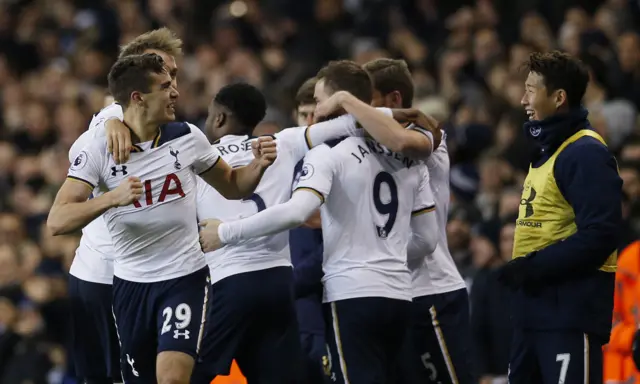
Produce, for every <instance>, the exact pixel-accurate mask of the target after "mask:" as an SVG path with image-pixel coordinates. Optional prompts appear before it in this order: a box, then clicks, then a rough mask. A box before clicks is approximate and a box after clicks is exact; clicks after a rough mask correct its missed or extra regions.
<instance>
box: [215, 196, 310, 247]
mask: <svg viewBox="0 0 640 384" xmlns="http://www.w3.org/2000/svg"><path fill="white" fill-rule="evenodd" d="M321 204H322V202H321V201H320V200H319V199H318V198H317V196H315V194H313V193H311V192H307V191H305V192H300V193H296V194H294V195H293V196H292V197H291V199H290V200H289V201H287V202H286V203H282V204H278V205H275V206H273V207H270V208H267V209H265V210H264V211H261V212H258V213H256V214H255V215H253V216H250V217H247V218H244V219H241V220H237V221H230V222H227V223H222V224H220V226H219V227H218V236H219V237H220V241H221V242H222V243H223V244H236V243H238V242H241V241H243V240H248V239H252V238H254V237H260V236H268V235H272V234H275V233H279V232H282V231H286V230H288V229H292V228H296V227H299V226H300V225H302V224H303V223H304V222H305V221H306V220H307V219H308V218H309V216H311V214H312V213H313V212H314V211H315V210H316V209H318V208H319V207H320V205H321Z"/></svg>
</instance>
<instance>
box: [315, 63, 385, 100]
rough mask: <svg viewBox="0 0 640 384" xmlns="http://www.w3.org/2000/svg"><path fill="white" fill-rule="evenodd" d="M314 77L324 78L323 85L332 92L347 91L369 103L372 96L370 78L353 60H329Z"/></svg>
mask: <svg viewBox="0 0 640 384" xmlns="http://www.w3.org/2000/svg"><path fill="white" fill-rule="evenodd" d="M316 79H317V80H318V81H320V80H324V84H325V87H328V88H329V89H330V90H331V91H332V92H337V91H347V92H349V93H351V94H352V95H353V96H355V97H357V98H358V99H360V100H361V101H363V102H365V103H367V104H371V99H372V98H373V88H372V84H371V78H370V77H369V74H368V73H367V72H366V71H365V70H364V69H362V67H361V66H359V65H358V64H357V63H356V62H354V61H350V60H339V61H330V62H329V64H327V65H326V66H325V67H324V68H322V69H321V70H320V71H319V72H318V74H317V75H316Z"/></svg>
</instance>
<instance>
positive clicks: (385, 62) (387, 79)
mask: <svg viewBox="0 0 640 384" xmlns="http://www.w3.org/2000/svg"><path fill="white" fill-rule="evenodd" d="M363 67H364V69H365V70H366V71H367V72H368V73H369V75H370V76H371V79H372V81H373V86H374V97H373V103H372V105H373V106H376V107H388V108H410V107H411V103H412V100H413V90H414V87H413V81H412V79H411V73H410V72H409V69H408V68H407V64H406V63H405V62H404V61H403V60H392V59H377V60H374V61H371V62H369V63H366V64H365V65H364V66H363ZM396 113H398V112H397V111H396ZM426 164H427V167H428V169H429V177H430V185H431V190H432V191H433V195H434V197H435V204H436V216H437V217H438V225H439V228H438V231H439V241H438V246H437V247H436V249H435V250H434V252H433V253H431V254H428V255H427V257H426V258H425V259H424V262H423V263H422V264H421V265H420V267H419V268H417V269H415V270H414V271H412V272H413V273H412V277H413V303H412V307H413V310H412V312H411V313H412V317H411V326H410V327H409V328H408V331H409V332H408V334H407V337H406V338H405V343H406V345H405V350H404V351H403V353H404V356H403V357H402V359H401V364H402V365H401V367H402V371H401V372H402V377H401V381H400V382H402V383H406V384H411V383H425V382H429V381H432V382H440V383H442V384H456V383H461V384H465V383H471V382H472V380H473V377H472V375H471V366H470V365H471V362H470V361H469V348H468V342H469V337H470V336H469V299H468V295H467V289H466V286H465V283H464V280H462V277H461V276H460V273H459V272H458V269H457V268H456V265H455V263H454V261H453V258H452V257H451V254H450V253H449V248H448V246H447V232H446V228H447V216H448V212H449V193H450V192H449V153H448V151H447V144H446V141H445V140H444V139H443V140H442V142H441V144H440V145H439V146H438V147H437V148H436V149H434V150H433V152H432V153H431V155H430V156H429V158H428V159H427V160H426Z"/></svg>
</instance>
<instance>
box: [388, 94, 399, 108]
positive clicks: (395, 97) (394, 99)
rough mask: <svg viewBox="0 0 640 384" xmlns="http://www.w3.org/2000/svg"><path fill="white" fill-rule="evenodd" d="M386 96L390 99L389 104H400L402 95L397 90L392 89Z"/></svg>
mask: <svg viewBox="0 0 640 384" xmlns="http://www.w3.org/2000/svg"><path fill="white" fill-rule="evenodd" d="M387 96H388V97H389V98H390V99H391V100H390V101H391V103H392V104H391V105H398V106H402V95H401V94H400V92H399V91H393V92H391V93H390V94H389V95H387Z"/></svg>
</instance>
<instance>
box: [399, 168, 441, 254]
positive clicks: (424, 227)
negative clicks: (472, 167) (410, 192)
mask: <svg viewBox="0 0 640 384" xmlns="http://www.w3.org/2000/svg"><path fill="white" fill-rule="evenodd" d="M419 167H420V169H419V171H420V181H419V184H418V187H417V188H416V190H415V194H414V202H413V210H412V212H411V230H412V236H411V240H410V241H409V245H408V249H407V257H408V259H409V260H412V259H416V258H423V257H425V256H426V255H429V254H431V253H433V251H434V250H435V249H436V246H437V245H438V234H439V231H438V221H437V216H436V213H435V210H436V206H435V200H434V197H433V192H432V190H431V185H430V183H429V171H428V169H427V167H426V166H425V165H419Z"/></svg>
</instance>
